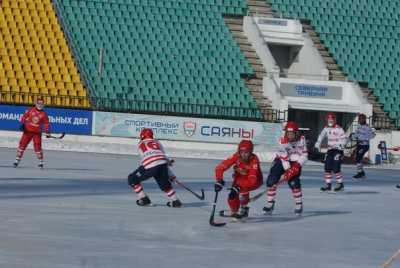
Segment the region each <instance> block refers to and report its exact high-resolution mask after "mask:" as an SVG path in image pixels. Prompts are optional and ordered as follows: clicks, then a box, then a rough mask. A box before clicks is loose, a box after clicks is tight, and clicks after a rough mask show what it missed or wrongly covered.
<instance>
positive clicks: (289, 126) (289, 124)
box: [285, 121, 299, 131]
mask: <svg viewBox="0 0 400 268" xmlns="http://www.w3.org/2000/svg"><path fill="white" fill-rule="evenodd" d="M285 131H299V126H298V125H297V123H296V122H293V121H289V122H287V123H286V126H285Z"/></svg>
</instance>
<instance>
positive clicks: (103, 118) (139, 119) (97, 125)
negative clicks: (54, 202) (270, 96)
mask: <svg viewBox="0 0 400 268" xmlns="http://www.w3.org/2000/svg"><path fill="white" fill-rule="evenodd" d="M93 117H94V119H93V135H100V136H114V137H139V133H140V131H141V129H142V128H145V127H146V128H151V129H153V131H154V134H155V136H156V138H158V139H166V140H180V141H200V142H218V143H238V142H240V140H242V139H251V140H253V142H254V143H255V144H264V145H268V146H271V147H273V146H276V145H277V144H278V140H279V137H280V136H281V135H282V126H281V124H278V123H261V122H246V121H232V120H217V119H202V118H188V117H176V116H159V115H143V114H123V113H107V112H94V113H93Z"/></svg>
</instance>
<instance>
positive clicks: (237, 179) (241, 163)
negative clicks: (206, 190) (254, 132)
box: [215, 140, 263, 219]
mask: <svg viewBox="0 0 400 268" xmlns="http://www.w3.org/2000/svg"><path fill="white" fill-rule="evenodd" d="M253 148H254V146H253V143H252V142H251V141H249V140H242V141H241V142H240V143H239V146H238V150H237V152H236V153H234V154H233V155H232V156H231V157H229V158H228V159H226V160H224V161H222V162H221V163H220V164H219V165H218V166H217V167H216V168H215V178H216V180H217V182H216V183H215V191H216V192H219V191H221V190H222V188H223V186H224V185H225V181H224V179H223V177H224V172H225V171H226V170H228V169H229V168H230V167H232V166H233V169H234V173H233V182H232V187H231V191H230V193H229V196H228V205H229V207H230V210H231V211H230V213H229V215H225V213H224V211H221V212H220V215H221V216H231V217H234V218H238V219H240V218H243V217H248V215H249V207H248V206H247V205H248V203H249V196H250V193H249V192H250V191H253V190H256V189H257V188H259V187H260V186H261V185H262V183H263V177H262V172H261V169H260V161H259V160H258V157H257V155H255V154H254V153H253ZM239 209H240V210H239Z"/></svg>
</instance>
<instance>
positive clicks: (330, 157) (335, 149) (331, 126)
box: [315, 113, 347, 192]
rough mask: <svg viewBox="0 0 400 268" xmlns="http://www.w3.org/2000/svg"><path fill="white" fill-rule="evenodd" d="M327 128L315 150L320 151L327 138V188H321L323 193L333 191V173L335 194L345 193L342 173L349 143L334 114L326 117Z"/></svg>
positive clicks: (319, 138) (320, 136)
mask: <svg viewBox="0 0 400 268" xmlns="http://www.w3.org/2000/svg"><path fill="white" fill-rule="evenodd" d="M326 122H327V126H325V127H324V129H323V130H322V131H321V134H319V136H318V140H317V142H316V143H315V148H316V149H318V150H320V148H321V142H322V141H323V140H324V139H325V138H327V140H328V151H327V153H326V157H325V186H322V187H321V192H326V191H331V190H332V183H331V181H332V173H333V174H335V176H336V187H335V189H334V191H335V192H339V191H343V190H344V184H343V175H342V172H341V166H342V158H343V154H344V153H343V150H344V147H345V145H346V142H347V138H346V135H345V132H344V130H343V128H342V127H341V126H339V125H338V124H337V123H336V116H335V114H334V113H328V114H327V116H326Z"/></svg>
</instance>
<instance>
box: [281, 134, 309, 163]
mask: <svg viewBox="0 0 400 268" xmlns="http://www.w3.org/2000/svg"><path fill="white" fill-rule="evenodd" d="M279 145H280V146H279V150H278V152H277V153H276V156H277V157H279V158H280V159H281V160H282V164H283V166H284V168H285V169H287V168H286V167H288V165H290V164H289V161H290V162H298V163H299V164H300V165H301V166H303V165H304V163H305V162H307V160H308V151H307V145H306V139H305V138H304V136H301V137H300V139H299V140H298V141H293V142H289V141H288V140H287V138H286V137H282V138H280V140H279Z"/></svg>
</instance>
